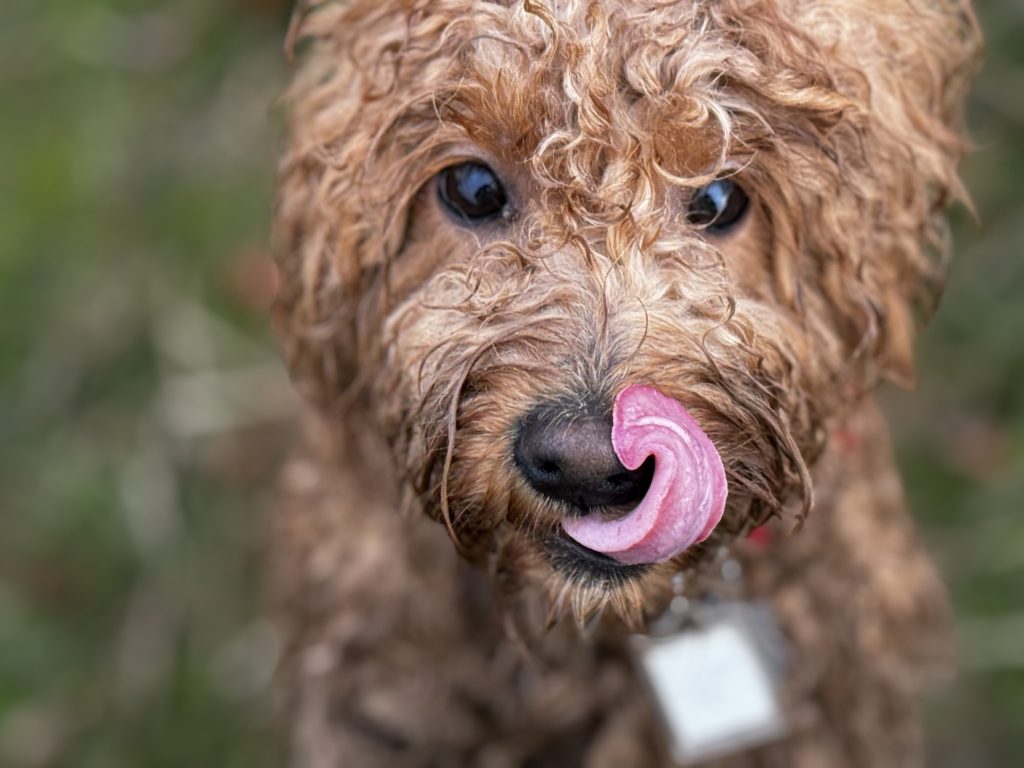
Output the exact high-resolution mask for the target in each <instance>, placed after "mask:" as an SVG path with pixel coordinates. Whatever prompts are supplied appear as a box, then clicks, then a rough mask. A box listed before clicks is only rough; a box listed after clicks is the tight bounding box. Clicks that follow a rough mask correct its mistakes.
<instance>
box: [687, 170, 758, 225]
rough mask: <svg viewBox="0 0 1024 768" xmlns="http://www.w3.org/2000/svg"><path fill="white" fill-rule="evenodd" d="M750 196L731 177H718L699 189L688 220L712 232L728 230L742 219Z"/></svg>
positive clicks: (692, 202) (691, 205)
mask: <svg viewBox="0 0 1024 768" xmlns="http://www.w3.org/2000/svg"><path fill="white" fill-rule="evenodd" d="M749 203H750V198H749V197H747V193H746V192H744V191H743V189H742V188H741V187H740V186H739V185H738V184H736V183H735V182H734V181H732V180H731V179H716V180H715V181H713V182H711V183H710V184H708V185H707V186H706V187H703V188H702V189H699V190H697V194H696V195H694V198H693V200H692V201H691V203H690V208H689V212H688V215H687V221H689V222H690V224H692V225H693V226H695V227H704V228H706V229H707V230H708V231H710V232H716V233H721V232H726V231H728V230H729V229H731V228H732V227H734V226H735V225H736V224H738V223H739V222H740V220H742V218H743V215H744V214H745V213H746V212H747V208H748V206H749Z"/></svg>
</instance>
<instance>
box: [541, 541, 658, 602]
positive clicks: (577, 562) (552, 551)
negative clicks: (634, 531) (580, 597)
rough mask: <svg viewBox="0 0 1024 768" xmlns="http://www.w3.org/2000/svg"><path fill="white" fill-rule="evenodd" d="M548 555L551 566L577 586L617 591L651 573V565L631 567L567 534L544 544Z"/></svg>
mask: <svg viewBox="0 0 1024 768" xmlns="http://www.w3.org/2000/svg"><path fill="white" fill-rule="evenodd" d="M543 549H544V553H545V555H546V556H547V559H548V562H550V563H551V566H552V567H553V568H554V569H555V570H556V571H557V572H558V573H560V574H561V575H562V576H563V577H565V578H566V579H567V580H569V581H570V582H572V583H574V584H587V585H590V586H593V585H595V584H596V585H601V586H604V587H607V588H614V587H618V586H621V585H622V584H625V583H626V582H628V581H630V580H631V579H635V578H638V577H640V576H642V575H644V574H645V573H647V571H648V570H649V568H650V566H649V565H647V564H638V565H629V564H626V563H621V562H619V561H618V560H615V559H614V558H611V557H609V556H608V555H605V554H602V553H601V552H596V551H595V550H593V549H589V548H588V547H585V546H584V545H583V544H580V543H579V542H578V541H575V540H574V539H571V538H570V537H569V536H567V535H565V533H564V532H558V533H555V534H552V535H551V536H550V537H549V538H547V539H546V540H545V541H544V544H543Z"/></svg>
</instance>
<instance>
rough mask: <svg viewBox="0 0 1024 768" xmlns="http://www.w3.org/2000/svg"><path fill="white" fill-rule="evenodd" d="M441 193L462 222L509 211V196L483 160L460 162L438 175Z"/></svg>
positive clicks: (487, 218)
mask: <svg viewBox="0 0 1024 768" xmlns="http://www.w3.org/2000/svg"><path fill="white" fill-rule="evenodd" d="M437 196H438V198H440V200H441V203H442V204H443V205H444V207H445V208H447V209H448V211H449V212H450V213H451V214H452V215H453V216H455V218H456V219H458V220H459V221H461V222H464V223H466V224H479V223H481V222H483V221H487V220H489V219H493V218H495V217H497V216H502V215H504V214H505V210H506V208H507V206H508V197H507V196H506V194H505V187H504V186H502V183H501V181H500V180H499V179H498V177H497V175H496V174H495V173H494V171H492V170H491V169H490V168H488V167H487V166H486V165H483V164H482V163H459V164H458V165H453V166H450V167H448V168H445V169H444V170H443V171H441V172H440V173H439V174H438V175H437Z"/></svg>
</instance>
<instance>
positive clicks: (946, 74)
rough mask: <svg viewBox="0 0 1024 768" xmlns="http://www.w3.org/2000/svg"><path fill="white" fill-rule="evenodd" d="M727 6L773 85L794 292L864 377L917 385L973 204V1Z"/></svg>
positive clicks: (784, 253) (780, 261)
mask: <svg viewBox="0 0 1024 768" xmlns="http://www.w3.org/2000/svg"><path fill="white" fill-rule="evenodd" d="M723 3H724V5H723V7H729V8H731V9H732V13H733V14H734V15H733V17H732V19H731V21H732V23H733V24H734V25H736V26H737V27H738V28H741V29H743V30H744V35H745V37H744V40H745V41H746V42H744V43H741V44H743V45H746V46H748V47H752V45H753V44H752V43H751V42H750V41H751V40H752V41H754V44H756V45H757V48H756V49H755V50H756V51H757V53H758V57H759V59H760V60H761V61H762V62H764V65H765V71H766V72H767V73H768V74H767V76H766V77H765V78H764V79H763V81H761V83H759V84H758V86H757V88H758V89H759V91H760V94H761V95H762V96H764V97H766V98H767V99H768V100H769V101H768V102H767V104H768V106H767V107H763V108H762V109H763V110H764V113H765V114H771V115H773V117H771V118H769V119H770V120H771V122H772V134H771V138H770V139H769V140H768V145H769V147H770V150H769V151H770V152H771V153H772V156H773V158H778V162H772V163H766V164H765V166H764V167H765V168H766V169H767V170H766V171H765V177H766V178H768V184H770V186H768V187H766V188H765V190H764V194H763V195H762V197H763V200H764V203H763V204H764V206H765V208H766V211H767V213H768V216H769V219H770V220H771V221H772V224H773V232H774V236H775V238H776V248H775V252H776V278H777V283H778V289H779V293H780V295H781V296H782V297H783V299H784V300H786V301H789V302H791V303H794V304H800V305H801V306H803V307H804V309H805V311H806V312H807V313H809V315H810V325H811V327H813V328H817V329H826V334H827V335H828V336H830V337H831V338H830V339H829V341H831V340H832V339H835V340H837V341H838V344H837V346H836V347H835V349H836V350H838V351H839V354H841V355H842V357H843V360H844V361H845V362H843V363H841V365H843V366H850V367H852V368H853V369H854V370H855V372H854V373H852V375H851V376H850V378H852V379H853V380H857V381H861V382H863V383H864V384H865V385H867V386H871V385H872V384H873V383H874V381H875V380H877V378H878V377H879V376H881V377H885V378H888V379H890V380H892V381H895V382H897V383H899V384H902V385H906V386H910V385H912V384H913V381H914V362H913V340H914V336H915V333H916V327H917V325H918V324H919V323H920V322H922V321H924V320H926V319H928V318H929V317H930V315H931V313H932V312H933V310H934V308H935V306H936V303H937V300H938V297H939V295H940V293H941V291H942V288H943V285H944V282H945V275H946V265H947V260H948V253H949V237H948V223H947V220H946V213H947V208H948V206H949V204H950V203H951V202H952V201H954V200H966V195H965V193H964V191H963V189H962V187H961V184H960V181H959V178H958V176H957V165H958V163H959V161H960V159H961V157H962V156H963V154H964V152H965V151H966V149H967V141H966V139H965V137H964V130H963V121H962V111H963V102H964V100H965V96H966V94H967V90H968V86H969V84H970V81H971V79H972V76H973V74H974V71H975V69H976V64H977V59H978V53H979V49H980V37H979V33H978V28H977V24H976V21H975V19H974V16H973V13H972V11H971V8H970V2H969V0H921V1H920V2H918V0H876V1H875V2H870V3H869V2H863V1H862V0H791V2H785V3H783V2H781V1H780V0H761V2H754V3H750V2H738V1H737V0H723ZM758 9H760V13H762V15H763V16H764V19H762V20H760V22H759V20H758V19H752V18H751V14H752V13H754V12H755V11H757V10H758ZM773 174H774V176H775V177H774V178H769V177H772V176H773ZM782 175H785V176H786V177H785V178H783V177H782ZM794 212H795V213H794ZM800 254H802V255H803V257H800V256H798V255H800ZM806 256H809V257H810V258H809V259H808V258H805V257H806ZM798 258H803V261H802V263H800V264H798V263H797V260H798ZM811 294H813V295H811Z"/></svg>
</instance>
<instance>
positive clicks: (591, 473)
mask: <svg viewBox="0 0 1024 768" xmlns="http://www.w3.org/2000/svg"><path fill="white" fill-rule="evenodd" d="M513 455H514V457H515V462H516V466H517V467H518V468H519V471H520V473H522V475H523V477H524V478H526V482H528V483H529V484H530V486H532V487H533V488H534V490H536V491H537V492H538V493H541V494H543V495H545V496H547V497H549V498H552V499H557V500H559V501H564V502H566V503H568V504H571V505H572V506H573V507H576V508H577V509H579V510H580V511H582V512H587V511H589V510H590V509H592V508H593V507H621V506H626V505H632V504H636V503H638V502H639V501H640V500H641V499H642V498H643V497H644V494H645V493H647V489H648V487H650V484H651V477H652V475H653V474H654V458H653V457H652V458H649V459H648V460H647V461H645V462H644V463H643V465H641V466H640V468H639V469H635V470H628V469H626V468H625V467H624V466H622V463H621V462H620V461H619V459H618V457H617V456H616V455H615V450H614V449H613V447H612V422H611V419H610V418H606V417H601V416H590V415H584V416H578V417H576V418H571V419H567V418H560V417H559V416H557V415H552V410H551V409H546V408H543V407H542V408H538V409H537V410H535V411H533V412H532V413H530V414H529V415H528V416H527V417H526V418H524V419H523V420H522V422H521V423H520V425H519V432H518V434H517V435H516V441H515V448H514V451H513Z"/></svg>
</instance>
